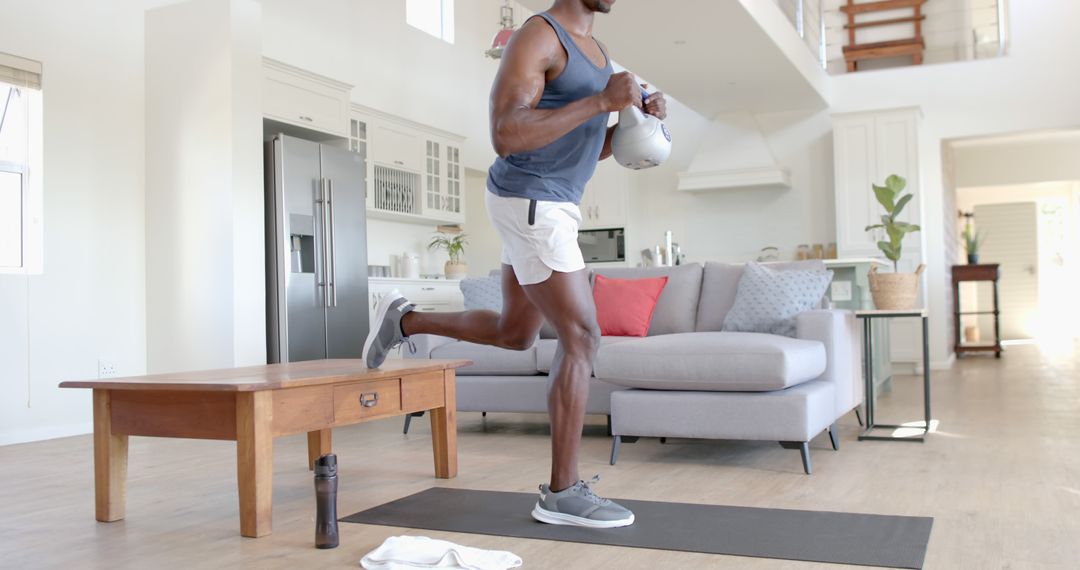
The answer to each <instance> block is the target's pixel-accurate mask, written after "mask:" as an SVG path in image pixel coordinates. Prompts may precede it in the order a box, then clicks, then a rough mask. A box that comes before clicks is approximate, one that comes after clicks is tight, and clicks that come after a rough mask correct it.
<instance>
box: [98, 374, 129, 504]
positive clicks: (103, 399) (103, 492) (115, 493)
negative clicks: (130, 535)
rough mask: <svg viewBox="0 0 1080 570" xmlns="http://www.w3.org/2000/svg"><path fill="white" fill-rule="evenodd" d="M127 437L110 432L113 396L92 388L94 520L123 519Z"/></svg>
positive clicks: (125, 489) (125, 490)
mask: <svg viewBox="0 0 1080 570" xmlns="http://www.w3.org/2000/svg"><path fill="white" fill-rule="evenodd" d="M127 459H128V436H126V435H118V434H114V433H113V432H112V399H111V393H110V392H109V391H108V390H102V389H97V390H94V502H95V507H96V516H97V520H99V521H102V522H113V521H118V520H120V519H122V518H124V504H125V493H126V492H127Z"/></svg>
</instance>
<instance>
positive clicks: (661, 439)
mask: <svg viewBox="0 0 1080 570" xmlns="http://www.w3.org/2000/svg"><path fill="white" fill-rule="evenodd" d="M665 443H667V438H666V437H662V438H660V444H661V445H663V444H665Z"/></svg>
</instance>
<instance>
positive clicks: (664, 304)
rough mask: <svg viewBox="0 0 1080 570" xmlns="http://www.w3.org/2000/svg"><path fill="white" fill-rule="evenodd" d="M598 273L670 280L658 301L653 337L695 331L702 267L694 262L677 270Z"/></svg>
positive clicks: (607, 270) (622, 269) (609, 269)
mask: <svg viewBox="0 0 1080 570" xmlns="http://www.w3.org/2000/svg"><path fill="white" fill-rule="evenodd" d="M594 273H596V274H598V275H603V276H604V277H614V278H616V279H642V278H646V277H667V278H668V282H667V285H665V286H664V290H663V292H661V293H660V300H659V301H657V302H656V310H655V311H654V312H653V317H652V322H651V323H650V324H649V336H654V335H658V334H673V333H685V332H691V331H693V330H694V321H695V320H697V306H698V297H699V296H700V295H701V265H699V264H697V263H690V264H687V265H676V266H675V267H605V268H603V269H599V268H598V269H595V270H594Z"/></svg>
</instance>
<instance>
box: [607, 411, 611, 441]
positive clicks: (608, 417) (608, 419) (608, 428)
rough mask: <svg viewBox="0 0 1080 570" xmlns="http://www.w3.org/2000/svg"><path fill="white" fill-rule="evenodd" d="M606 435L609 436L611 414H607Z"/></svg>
mask: <svg viewBox="0 0 1080 570" xmlns="http://www.w3.org/2000/svg"><path fill="white" fill-rule="evenodd" d="M607 435H608V437H611V414H608V415H607Z"/></svg>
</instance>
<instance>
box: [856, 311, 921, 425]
mask: <svg viewBox="0 0 1080 570" xmlns="http://www.w3.org/2000/svg"><path fill="white" fill-rule="evenodd" d="M855 317H856V318H859V319H862V321H863V351H864V353H865V359H864V361H863V381H864V382H865V385H866V390H865V393H866V403H865V407H866V429H865V430H864V431H863V432H862V434H860V435H859V441H863V440H875V441H917V442H923V441H925V439H926V434H928V433H930V327H929V316H928V313H927V310H926V309H911V310H906V311H891V310H881V309H873V310H863V311H855ZM903 317H918V318H920V319H922V356H923V422H924V423H923V433H922V434H921V435H919V436H914V437H889V436H881V435H872V434H871V433H870V432H872V431H873V430H874V429H876V428H887V429H899V428H906V427H911V426H903V425H896V424H878V423H875V422H874V380H873V378H874V376H873V370H874V350H873V342H871V341H872V337H871V330H872V328H871V326H870V325H871V322H872V321H873V320H874V319H893V318H903Z"/></svg>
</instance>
